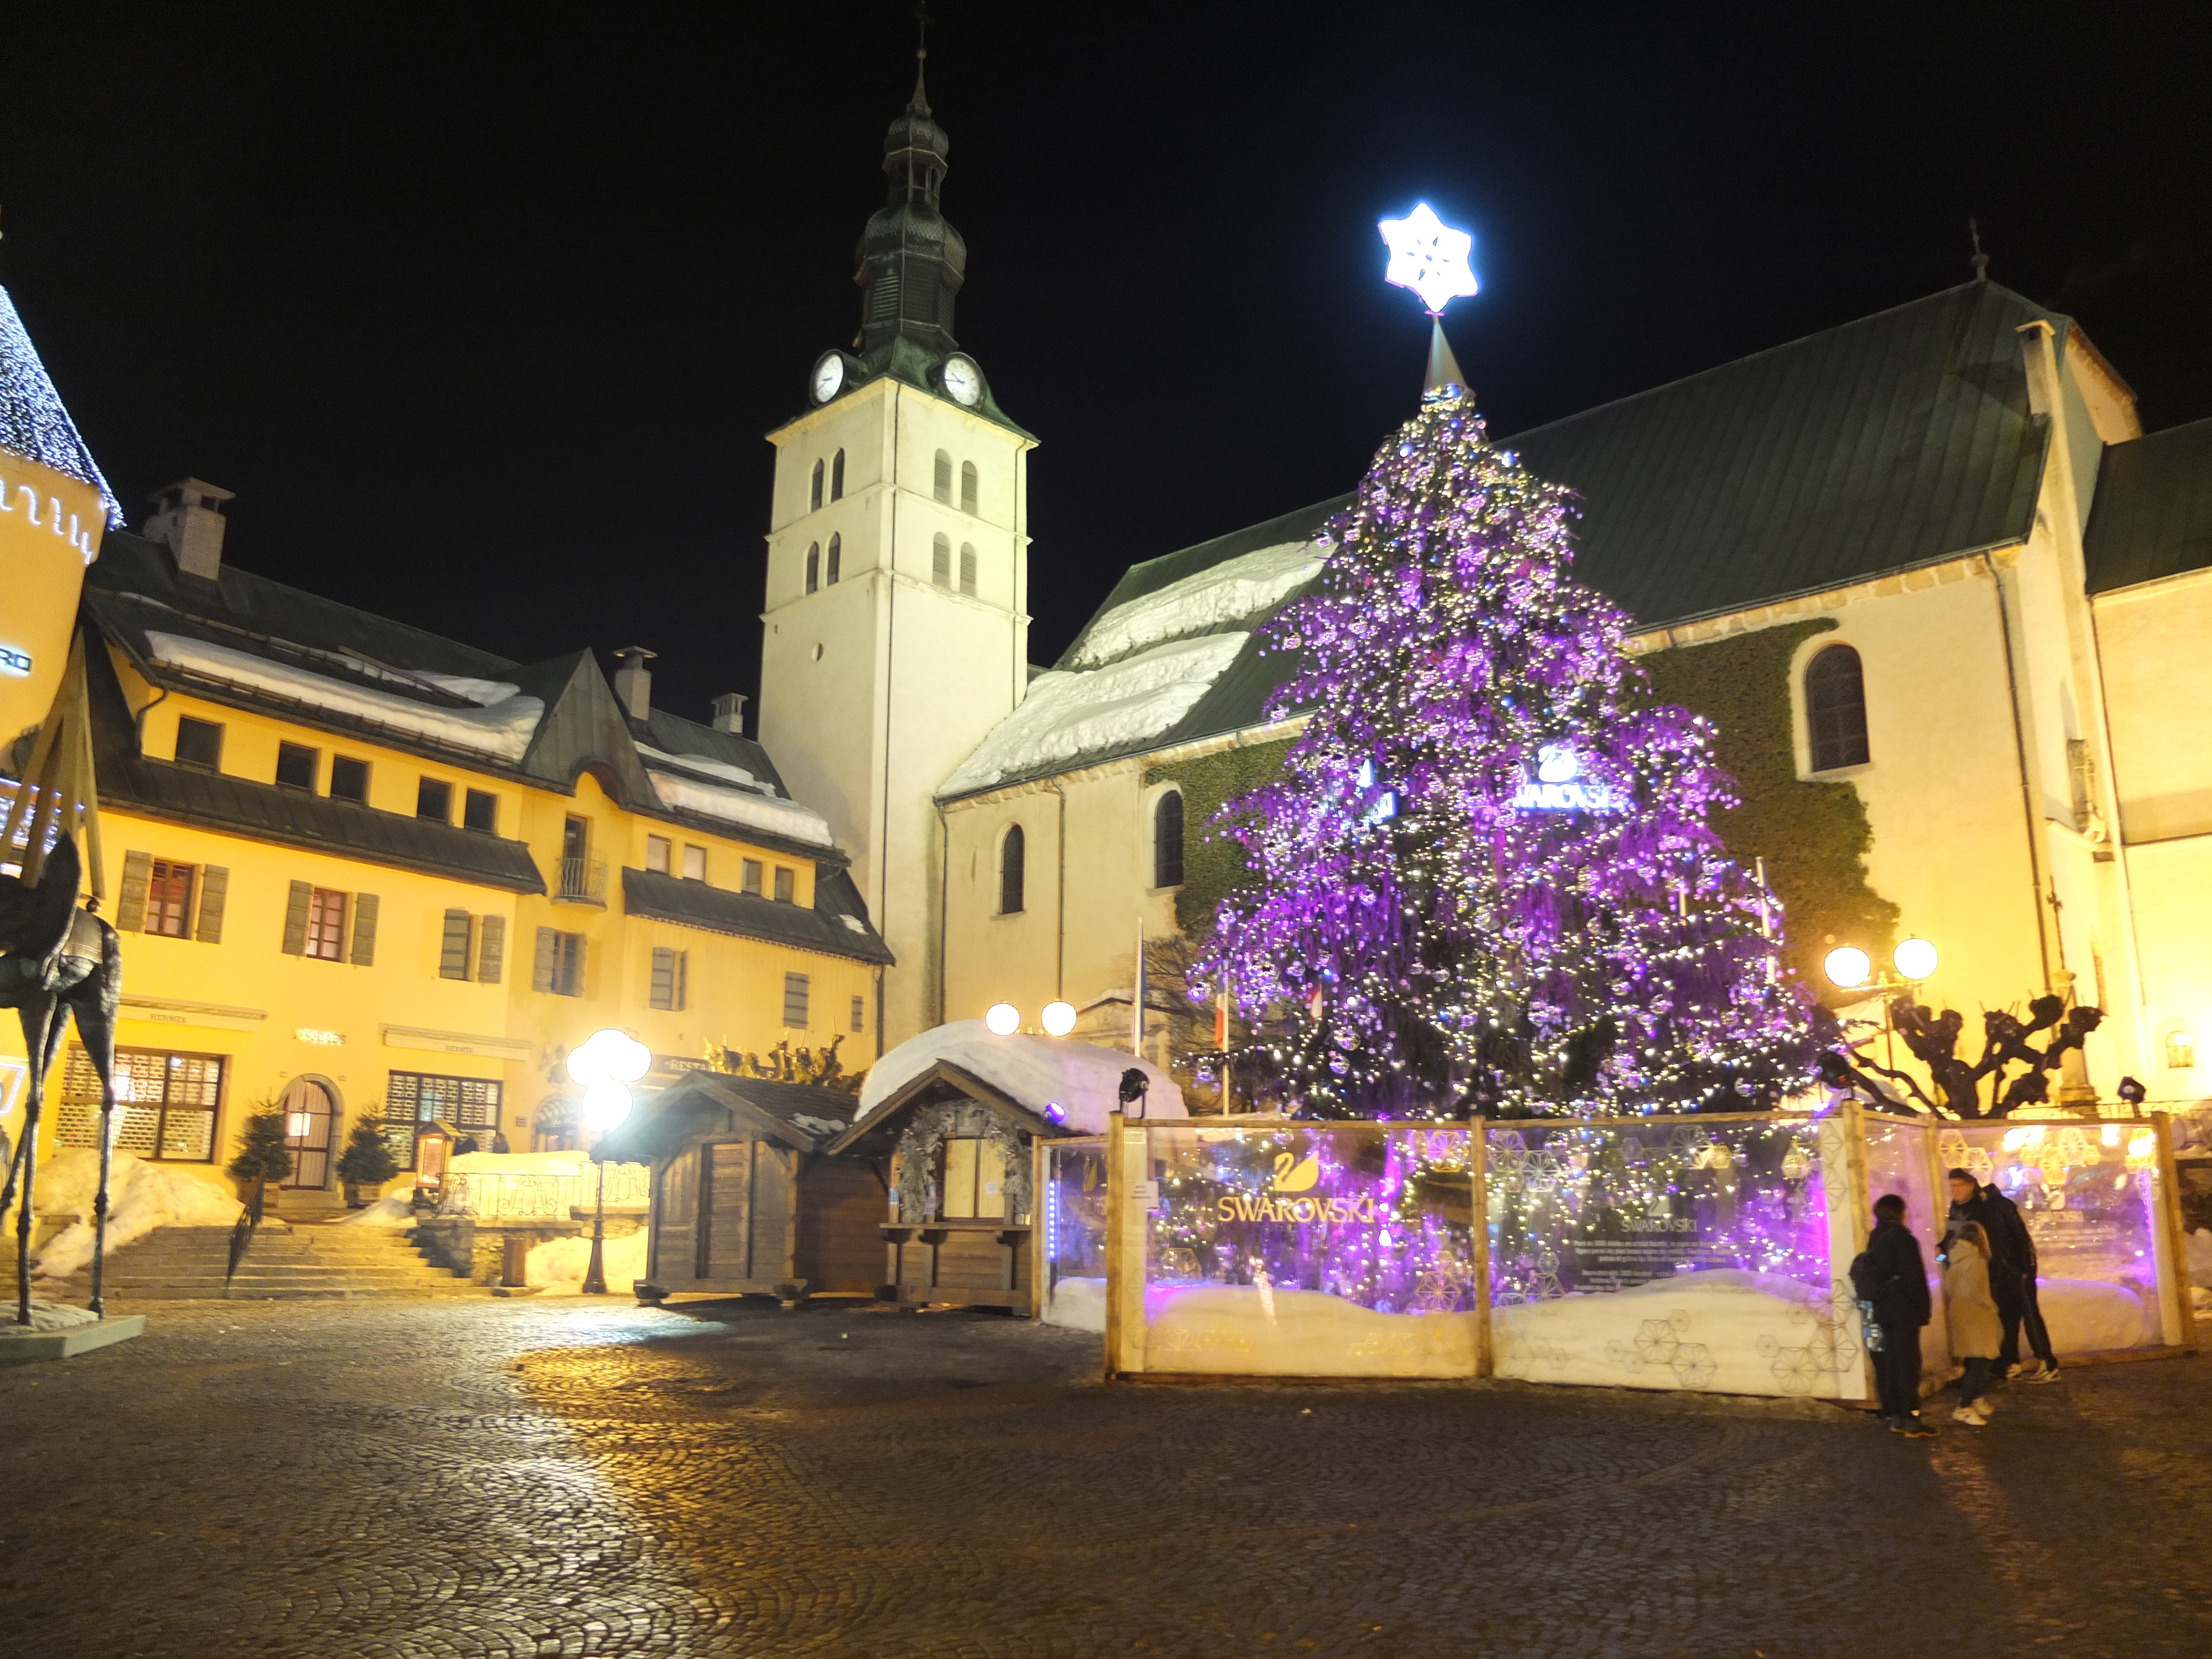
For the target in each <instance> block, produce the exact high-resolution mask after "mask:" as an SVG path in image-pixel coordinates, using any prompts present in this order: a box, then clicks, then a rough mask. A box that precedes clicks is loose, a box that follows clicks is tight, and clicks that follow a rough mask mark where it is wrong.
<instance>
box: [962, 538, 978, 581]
mask: <svg viewBox="0 0 2212 1659" xmlns="http://www.w3.org/2000/svg"><path fill="white" fill-rule="evenodd" d="M960 591H961V592H963V593H968V594H973V593H974V592H975V544H974V543H973V542H963V543H961V544H960Z"/></svg>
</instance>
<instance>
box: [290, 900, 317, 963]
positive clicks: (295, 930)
mask: <svg viewBox="0 0 2212 1659" xmlns="http://www.w3.org/2000/svg"><path fill="white" fill-rule="evenodd" d="M314 902H315V887H314V884H313V882H307V881H295V882H294V883H293V884H292V896H291V897H290V898H289V899H287V900H286V901H285V903H284V954H285V955H286V956H288V957H304V956H305V955H307V910H308V907H310V906H311V905H313V903H314Z"/></svg>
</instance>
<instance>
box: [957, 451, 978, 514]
mask: <svg viewBox="0 0 2212 1659" xmlns="http://www.w3.org/2000/svg"><path fill="white" fill-rule="evenodd" d="M975 495H976V490H975V462H973V461H963V462H961V463H960V510H961V511H962V512H963V513H974V512H975Z"/></svg>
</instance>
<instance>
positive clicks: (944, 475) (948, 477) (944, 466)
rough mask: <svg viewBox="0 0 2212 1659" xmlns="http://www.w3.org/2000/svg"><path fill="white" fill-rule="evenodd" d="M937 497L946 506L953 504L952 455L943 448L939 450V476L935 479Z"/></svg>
mask: <svg viewBox="0 0 2212 1659" xmlns="http://www.w3.org/2000/svg"><path fill="white" fill-rule="evenodd" d="M933 484H934V488H935V491H936V495H937V499H938V500H939V501H943V502H944V503H945V506H947V507H950V506H951V505H952V457H951V456H950V455H948V454H946V453H945V452H944V451H943V450H941V449H940V450H939V451H938V452H937V477H936V478H935V479H934V480H933Z"/></svg>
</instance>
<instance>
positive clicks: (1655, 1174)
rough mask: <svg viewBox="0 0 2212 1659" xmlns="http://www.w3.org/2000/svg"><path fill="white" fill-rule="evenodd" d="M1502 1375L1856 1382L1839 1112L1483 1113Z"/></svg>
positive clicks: (1848, 1184)
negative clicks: (1495, 1116) (1623, 1116)
mask: <svg viewBox="0 0 2212 1659" xmlns="http://www.w3.org/2000/svg"><path fill="white" fill-rule="evenodd" d="M1486 1135H1487V1139H1488V1148H1487V1153H1486V1162H1487V1167H1488V1179H1487V1196H1488V1205H1489V1222H1490V1233H1491V1265H1490V1291H1491V1314H1490V1320H1491V1333H1492V1344H1493V1348H1492V1352H1493V1354H1494V1359H1495V1369H1496V1371H1497V1374H1498V1376H1516V1377H1522V1378H1526V1379H1528V1380H1530V1381H1533V1382H1541V1383H1595V1384H1610V1385H1613V1386H1615V1387H1627V1388H1643V1389H1715V1390H1719V1391H1722V1392H1725V1393H1730V1394H1761V1395H1814V1396H1818V1397H1820V1398H1823V1399H1844V1400H1856V1399H1863V1398H1864V1397H1865V1395H1866V1393H1867V1378H1866V1366H1865V1364H1864V1360H1863V1347H1862V1344H1861V1332H1860V1329H1859V1316H1858V1309H1857V1303H1856V1302H1855V1301H1854V1299H1853V1298H1852V1296H1851V1293H1850V1285H1849V1284H1848V1282H1847V1280H1846V1279H1844V1269H1845V1267H1847V1266H1848V1264H1849V1262H1850V1255H1852V1254H1854V1253H1856V1251H1857V1241H1858V1239H1859V1237H1861V1236H1862V1235H1863V1227H1864V1224H1863V1221H1862V1220H1861V1218H1860V1217H1859V1216H1858V1214H1857V1209H1858V1207H1859V1206H1858V1205H1857V1202H1856V1201H1855V1193H1854V1188H1855V1187H1857V1186H1859V1185H1863V1180H1864V1176H1863V1172H1861V1173H1860V1174H1859V1175H1858V1176H1857V1177H1856V1179H1855V1177H1854V1174H1853V1170H1852V1167H1851V1159H1852V1156H1853V1154H1852V1150H1851V1146H1850V1143H1851V1140H1852V1139H1853V1138H1852V1136H1851V1135H1850V1133H1849V1130H1848V1126H1847V1125H1846V1124H1845V1123H1844V1121H1839V1120H1835V1119H1831V1120H1826V1121H1819V1122H1814V1121H1803V1120H1794V1119H1776V1118H1770V1117H1759V1118H1729V1117H1722V1116H1713V1117H1704V1118H1689V1119H1683V1118H1675V1119H1663V1120H1662V1119H1643V1120H1636V1119H1630V1120H1618V1119H1616V1120H1608V1121H1602V1122H1592V1121H1580V1122H1564V1123H1563V1122H1547V1121H1524V1122H1519V1123H1512V1124H1504V1123H1493V1124H1491V1125H1488V1126H1487V1127H1486Z"/></svg>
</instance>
